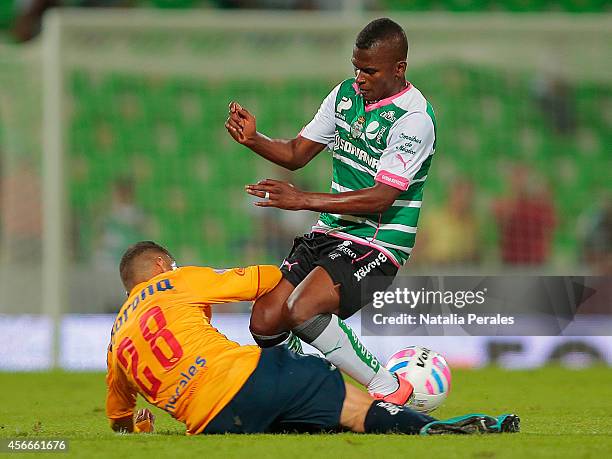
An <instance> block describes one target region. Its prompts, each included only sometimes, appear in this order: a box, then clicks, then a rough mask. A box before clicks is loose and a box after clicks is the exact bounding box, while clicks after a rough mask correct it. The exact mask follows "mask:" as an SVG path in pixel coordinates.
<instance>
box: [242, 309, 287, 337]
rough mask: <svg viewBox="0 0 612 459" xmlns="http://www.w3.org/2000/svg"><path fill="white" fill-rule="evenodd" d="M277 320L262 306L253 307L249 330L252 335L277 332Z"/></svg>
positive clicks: (265, 334)
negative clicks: (258, 307)
mask: <svg viewBox="0 0 612 459" xmlns="http://www.w3.org/2000/svg"><path fill="white" fill-rule="evenodd" d="M279 325H280V324H279V321H278V320H275V319H273V318H272V317H271V316H270V315H269V314H266V311H265V310H263V308H260V309H257V308H255V307H254V308H253V311H252V313H251V321H250V323H249V330H250V331H251V333H252V334H254V335H262V336H268V335H273V334H276V333H278V331H279Z"/></svg>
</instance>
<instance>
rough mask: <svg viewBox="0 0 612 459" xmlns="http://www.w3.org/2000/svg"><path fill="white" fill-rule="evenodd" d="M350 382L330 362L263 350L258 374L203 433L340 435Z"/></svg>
mask: <svg viewBox="0 0 612 459" xmlns="http://www.w3.org/2000/svg"><path fill="white" fill-rule="evenodd" d="M345 396H346V388H345V386H344V380H343V379H342V376H341V374H340V371H338V370H337V369H336V368H334V367H333V366H331V365H330V364H329V362H327V360H324V359H322V358H320V357H316V356H314V355H301V354H300V355H298V354H296V353H294V352H291V351H289V350H288V349H287V347H286V346H275V347H271V348H268V349H262V350H261V357H260V359H259V363H258V364H257V368H255V371H254V372H253V374H252V375H251V376H250V377H249V379H247V381H246V383H245V384H244V386H242V388H241V389H240V390H239V391H238V393H237V394H236V395H235V396H234V398H233V399H232V400H231V401H230V402H229V403H228V404H227V405H226V406H225V407H224V408H223V409H222V410H221V411H220V412H219V414H217V415H216V416H215V417H214V418H213V420H212V421H210V423H209V424H208V425H207V426H206V428H205V429H204V431H203V433H205V434H221V433H279V432H331V431H336V430H339V427H340V412H341V411H342V404H343V403H344V397H345Z"/></svg>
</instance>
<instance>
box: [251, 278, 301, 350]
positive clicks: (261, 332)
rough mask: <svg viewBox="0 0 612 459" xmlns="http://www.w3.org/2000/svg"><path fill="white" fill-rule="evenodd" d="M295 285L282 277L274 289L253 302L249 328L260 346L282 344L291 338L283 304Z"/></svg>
mask: <svg viewBox="0 0 612 459" xmlns="http://www.w3.org/2000/svg"><path fill="white" fill-rule="evenodd" d="M294 289H295V287H294V286H293V285H292V284H291V283H290V282H289V281H288V280H287V279H284V278H283V279H281V281H280V282H279V283H278V285H277V286H276V287H274V289H272V290H271V291H270V292H268V293H266V294H265V295H263V296H261V297H259V298H258V299H257V301H255V303H254V304H253V310H252V311H251V322H250V325H249V329H250V331H251V334H252V335H253V339H254V340H255V342H256V343H257V344H258V345H259V347H262V348H266V347H271V346H276V345H278V344H281V343H283V342H285V341H287V339H288V338H289V331H288V330H289V327H288V325H287V324H285V323H283V304H285V302H286V301H287V298H289V295H291V293H292V292H293V290H294Z"/></svg>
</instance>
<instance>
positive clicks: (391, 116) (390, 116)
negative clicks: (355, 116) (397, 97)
mask: <svg viewBox="0 0 612 459" xmlns="http://www.w3.org/2000/svg"><path fill="white" fill-rule="evenodd" d="M380 116H381V117H383V118H384V119H386V120H387V121H389V122H390V123H393V122H395V121H396V120H397V118H396V117H395V112H394V111H391V110H388V111H386V112H382V113H381V114H380Z"/></svg>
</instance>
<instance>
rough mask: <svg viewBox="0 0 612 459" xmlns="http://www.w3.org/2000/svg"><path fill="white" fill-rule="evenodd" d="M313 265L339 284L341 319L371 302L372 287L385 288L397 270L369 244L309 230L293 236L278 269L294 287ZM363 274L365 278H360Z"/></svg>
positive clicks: (373, 288) (385, 256) (375, 289)
mask: <svg viewBox="0 0 612 459" xmlns="http://www.w3.org/2000/svg"><path fill="white" fill-rule="evenodd" d="M316 266H321V267H322V268H323V269H325V271H327V273H328V274H329V276H330V277H331V278H332V280H333V281H334V283H335V284H340V311H339V312H340V313H339V316H340V318H341V319H346V318H347V317H350V316H352V315H353V314H355V313H356V312H357V311H359V310H360V309H361V308H363V307H364V306H365V305H366V304H368V303H370V302H371V301H372V296H373V294H374V292H375V291H381V290H382V291H384V290H386V289H387V287H389V285H391V283H392V282H393V278H394V277H395V275H396V274H397V271H398V268H397V266H395V264H393V262H392V261H391V260H390V259H389V257H388V256H387V255H385V254H384V253H382V252H380V251H378V250H376V249H373V248H372V247H370V246H368V245H364V244H359V243H357V242H354V241H346V240H343V239H340V238H337V237H333V236H327V235H326V234H323V233H310V234H305V235H304V236H303V237H296V238H295V240H294V242H293V248H292V249H291V252H289V255H288V256H287V258H285V260H284V261H283V264H282V266H281V272H282V273H283V277H284V278H285V279H287V280H288V281H289V282H291V284H292V285H293V286H294V287H297V286H298V284H299V283H300V282H302V281H303V280H304V278H305V277H306V276H307V275H308V274H309V273H310V271H312V270H313V269H314V268H315V267H316ZM366 278H367V279H368V282H363V280H364V279H366Z"/></svg>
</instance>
